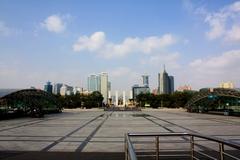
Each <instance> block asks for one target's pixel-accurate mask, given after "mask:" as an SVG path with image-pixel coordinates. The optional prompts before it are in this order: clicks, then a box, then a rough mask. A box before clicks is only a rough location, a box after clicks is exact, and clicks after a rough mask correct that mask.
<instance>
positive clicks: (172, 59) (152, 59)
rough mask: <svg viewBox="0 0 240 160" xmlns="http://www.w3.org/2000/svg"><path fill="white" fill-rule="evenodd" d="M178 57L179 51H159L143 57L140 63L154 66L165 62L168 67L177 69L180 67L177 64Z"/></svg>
mask: <svg viewBox="0 0 240 160" xmlns="http://www.w3.org/2000/svg"><path fill="white" fill-rule="evenodd" d="M179 58H180V53H178V52H175V53H168V52H161V53H159V54H157V55H151V56H149V57H145V58H144V59H142V60H141V64H144V65H146V64H148V65H152V66H155V67H159V66H163V64H165V65H166V66H168V68H170V69H177V68H179V67H180V65H179V64H178V60H179Z"/></svg>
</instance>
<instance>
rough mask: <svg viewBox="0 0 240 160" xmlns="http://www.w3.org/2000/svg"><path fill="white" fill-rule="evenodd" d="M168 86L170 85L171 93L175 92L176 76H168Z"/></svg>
mask: <svg viewBox="0 0 240 160" xmlns="http://www.w3.org/2000/svg"><path fill="white" fill-rule="evenodd" d="M168 86H169V93H170V94H173V92H174V77H173V76H168Z"/></svg>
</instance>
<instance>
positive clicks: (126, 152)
mask: <svg viewBox="0 0 240 160" xmlns="http://www.w3.org/2000/svg"><path fill="white" fill-rule="evenodd" d="M124 141H125V145H124V148H125V160H128V146H127V145H128V144H127V134H125V137H124Z"/></svg>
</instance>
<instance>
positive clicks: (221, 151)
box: [218, 143, 224, 160]
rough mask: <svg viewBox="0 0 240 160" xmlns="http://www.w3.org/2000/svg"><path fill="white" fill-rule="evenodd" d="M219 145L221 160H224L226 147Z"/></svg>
mask: <svg viewBox="0 0 240 160" xmlns="http://www.w3.org/2000/svg"><path fill="white" fill-rule="evenodd" d="M218 144H219V154H220V160H224V153H223V152H224V146H223V143H218Z"/></svg>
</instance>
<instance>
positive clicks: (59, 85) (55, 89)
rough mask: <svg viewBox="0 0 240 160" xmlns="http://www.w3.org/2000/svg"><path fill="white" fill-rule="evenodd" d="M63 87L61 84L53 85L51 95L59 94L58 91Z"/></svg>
mask: <svg viewBox="0 0 240 160" xmlns="http://www.w3.org/2000/svg"><path fill="white" fill-rule="evenodd" d="M62 86H63V84H62V83H55V84H54V87H53V94H56V95H57V94H60V89H61V87H62Z"/></svg>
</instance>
